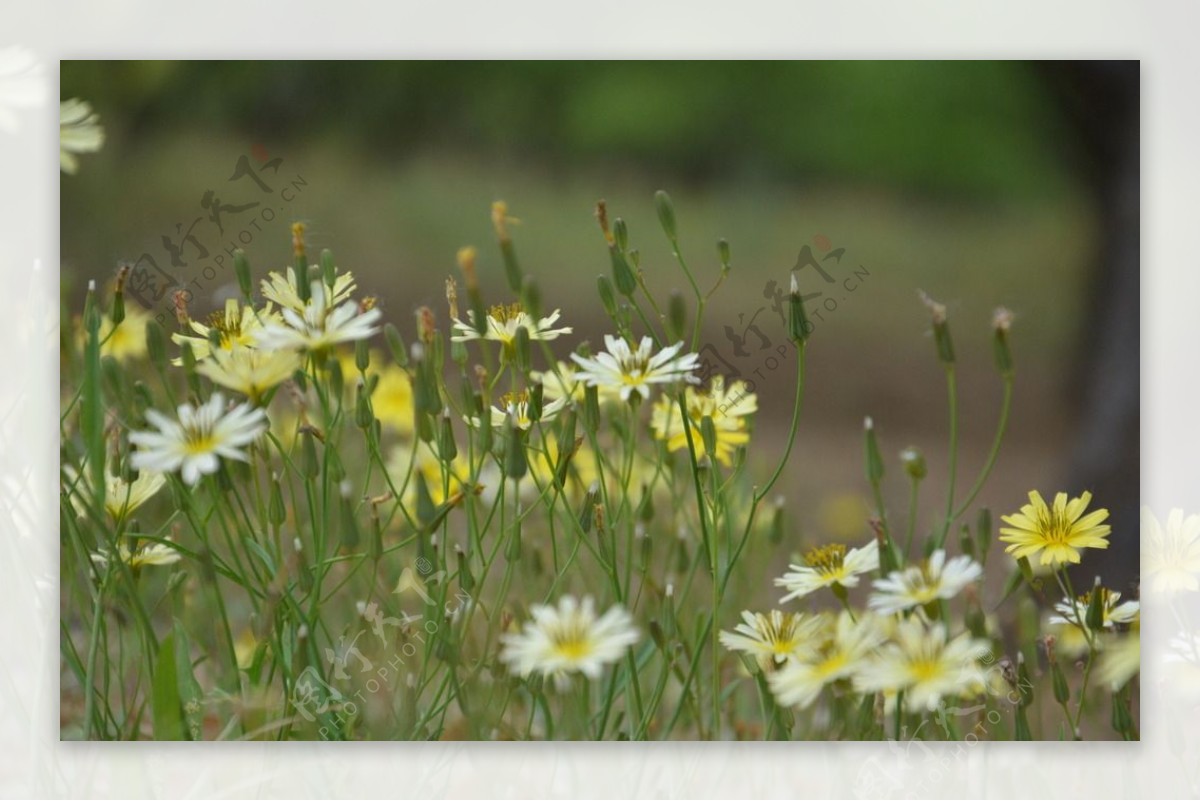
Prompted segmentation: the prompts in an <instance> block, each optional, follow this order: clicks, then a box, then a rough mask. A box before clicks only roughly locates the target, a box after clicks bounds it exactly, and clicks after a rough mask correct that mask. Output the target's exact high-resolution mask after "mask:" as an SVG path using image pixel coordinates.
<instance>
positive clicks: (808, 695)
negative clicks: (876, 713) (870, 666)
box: [767, 611, 886, 709]
mask: <svg viewBox="0 0 1200 801" xmlns="http://www.w3.org/2000/svg"><path fill="white" fill-rule="evenodd" d="M823 628H824V629H825V631H824V632H823V635H822V636H821V637H820V638H819V639H818V642H817V647H815V648H812V649H810V650H809V651H808V652H807V653H805V654H804V655H802V656H801V657H799V658H797V659H792V660H789V661H788V663H787V664H786V665H784V666H783V667H782V668H781V669H780V670H779V671H778V672H776V673H773V674H772V675H770V676H768V677H767V680H768V681H769V682H770V686H771V691H772V692H773V693H774V694H775V698H776V699H777V700H778V701H779V703H781V704H783V705H785V706H795V707H799V708H801V709H803V708H805V707H807V706H809V705H811V704H812V702H813V701H815V700H817V697H818V696H819V695H820V694H821V690H822V689H823V688H824V687H825V686H826V685H827V684H831V683H833V682H835V681H838V680H839V679H845V678H849V677H850V676H852V675H854V673H855V672H856V671H857V670H858V669H859V668H860V667H861V666H862V664H863V663H864V660H866V659H867V658H868V657H869V656H870V654H871V652H872V651H874V650H875V648H877V647H878V646H879V644H880V643H881V642H882V641H883V640H884V638H885V636H886V635H885V632H884V629H883V627H882V626H881V625H880V621H878V620H877V619H876V618H875V617H874V616H871V615H867V616H865V617H863V618H861V619H859V620H858V621H857V622H856V621H855V620H854V618H853V617H852V616H851V615H850V613H849V612H848V611H842V613H841V614H839V615H838V617H837V621H836V622H835V623H833V624H832V625H826V626H824V627H823Z"/></svg>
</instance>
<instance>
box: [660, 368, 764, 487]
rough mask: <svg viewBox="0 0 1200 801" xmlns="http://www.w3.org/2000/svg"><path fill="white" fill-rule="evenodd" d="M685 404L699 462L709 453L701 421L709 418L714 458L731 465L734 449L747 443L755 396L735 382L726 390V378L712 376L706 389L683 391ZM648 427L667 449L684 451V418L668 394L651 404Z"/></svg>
mask: <svg viewBox="0 0 1200 801" xmlns="http://www.w3.org/2000/svg"><path fill="white" fill-rule="evenodd" d="M684 401H685V403H686V405H687V410H688V419H689V420H690V421H691V429H692V446H693V447H694V448H695V449H696V458H697V459H699V458H701V457H703V456H704V455H706V454H707V453H708V448H707V446H706V445H705V443H704V437H703V436H702V435H701V426H702V421H703V420H704V418H705V417H709V418H710V419H711V420H712V422H713V433H714V435H715V437H714V439H715V442H714V445H715V449H716V453H715V454H714V455H715V457H716V459H717V460H718V461H720V462H721V464H724V465H729V464H731V463H732V456H733V453H734V451H735V450H737V449H738V448H739V447H741V446H743V445H745V444H746V443H747V442H749V441H750V432H749V427H748V425H747V419H748V418H749V416H750V415H752V414H754V413H755V412H756V411H758V397H757V396H756V395H755V394H754V393H753V392H750V391H749V390H747V389H746V385H745V384H744V383H743V382H741V381H734V382H733V383H732V384H730V385H729V387H728V389H726V387H725V378H724V377H723V376H720V375H715V376H713V379H712V383H711V384H710V385H709V387H708V389H707V390H699V389H696V388H694V387H690V386H689V387H687V388H686V389H685V390H684ZM650 426H651V428H652V429H653V430H654V436H655V438H657V439H660V440H663V441H665V442H666V443H667V450H669V451H678V450H687V447H688V444H687V432H686V431H685V430H684V427H683V415H682V414H681V413H680V411H679V402H678V400H676V399H675V398H674V397H671V396H669V395H663V396H661V397H660V398H659V399H658V401H657V402H656V403H655V404H654V411H653V413H652V414H651V418H650Z"/></svg>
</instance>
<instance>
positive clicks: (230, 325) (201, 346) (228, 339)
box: [171, 298, 282, 366]
mask: <svg viewBox="0 0 1200 801" xmlns="http://www.w3.org/2000/svg"><path fill="white" fill-rule="evenodd" d="M281 319H282V318H281V317H280V316H279V313H278V312H276V311H275V310H274V308H273V307H272V306H271V304H270V303H268V304H267V305H266V306H265V307H264V308H262V309H255V308H254V307H253V306H247V305H244V304H240V303H238V301H237V300H235V299H234V298H229V299H228V300H226V301H225V308H224V309H222V310H220V311H215V312H213V313H212V314H210V315H209V316H208V320H207V322H204V323H202V322H200V321H199V320H189V321H188V327H189V328H191V329H192V331H193V332H194V333H195V334H196V336H188V335H186V334H172V335H171V340H172V341H173V342H174V343H175V344H176V345H180V346H182V345H183V344H184V343H187V344H188V345H190V346H191V348H192V355H193V356H195V357H196V359H197V361H199V360H202V359H205V358H207V357H208V355H209V352H210V351H211V350H212V343H211V341H210V340H209V337H210V336H212V332H213V331H216V332H218V333H219V334H220V336H221V350H223V351H226V352H228V351H232V350H234V349H235V348H253V347H257V346H258V340H257V338H256V337H257V335H258V334H259V333H260V332H261V331H262V329H263V326H265V325H267V324H268V323H278V322H279V321H280V320H281ZM171 363H172V364H174V365H176V366H178V365H181V364H183V358H182V357H177V358H175V359H173V360H172V362H171Z"/></svg>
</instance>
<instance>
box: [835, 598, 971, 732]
mask: <svg viewBox="0 0 1200 801" xmlns="http://www.w3.org/2000/svg"><path fill="white" fill-rule="evenodd" d="M987 653H988V644H987V642H986V641H984V640H976V639H974V638H972V637H971V636H970V634H969V633H967V632H963V633H962V634H959V635H958V636H956V637H954V638H953V639H947V634H946V629H945V627H944V626H942V625H941V624H940V623H935V624H933V625H930V626H926V624H925V623H924V622H923V621H922V620H921V619H920V618H917V617H910V618H908V619H907V620H902V621H900V622H899V623H897V624H896V630H895V633H894V635H893V639H892V640H891V641H890V642H887V643H885V644H884V645H883V646H881V647H880V648H879V650H878V651H877V652H876V654H875V657H874V658H872V659H870V660H867V662H866V663H865V664H864V665H863V666H862V667H861V668H860V669H859V671H858V672H857V674H856V675H855V676H854V686H855V688H856V689H858V690H859V691H860V692H885V693H886V692H903V693H904V703H905V705H906V706H907V707H908V708H909V709H913V710H927V711H930V712H932V711H933V710H935V709H937V707H938V704H939V703H940V702H941V700H942V699H943V698H945V697H956V698H957V697H964V696H973V695H976V694H978V693H979V692H981V691H982V690H983V689H984V687H985V679H986V676H985V673H984V671H983V669H982V668H981V667H980V665H979V660H980V659H982V658H983V657H984V656H986V655H987Z"/></svg>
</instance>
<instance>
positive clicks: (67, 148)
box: [58, 97, 104, 175]
mask: <svg viewBox="0 0 1200 801" xmlns="http://www.w3.org/2000/svg"><path fill="white" fill-rule="evenodd" d="M103 146H104V127H103V126H102V125H100V117H99V115H97V114H95V113H94V112H93V111H92V106H91V104H89V103H87V102H85V101H83V100H80V99H79V98H77V97H76V98H71V99H70V100H64V101H62V102H61V103H60V104H59V107H58V165H59V167H60V168H61V169H62V171H63V172H65V173H66V174H67V175H74V174H75V172H76V171H77V170H78V169H79V159H78V158H76V156H77V155H78V154H79V153H95V152H96V151H97V150H99V149H100V148H101V147H103Z"/></svg>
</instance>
